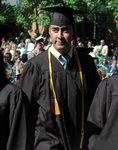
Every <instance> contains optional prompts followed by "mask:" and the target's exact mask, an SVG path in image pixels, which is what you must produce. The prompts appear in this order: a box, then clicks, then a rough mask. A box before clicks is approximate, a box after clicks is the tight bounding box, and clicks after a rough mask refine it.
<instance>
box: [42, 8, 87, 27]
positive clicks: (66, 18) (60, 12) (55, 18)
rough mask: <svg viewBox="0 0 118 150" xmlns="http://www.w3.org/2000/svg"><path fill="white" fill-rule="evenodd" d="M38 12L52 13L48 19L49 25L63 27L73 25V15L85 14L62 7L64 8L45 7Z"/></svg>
mask: <svg viewBox="0 0 118 150" xmlns="http://www.w3.org/2000/svg"><path fill="white" fill-rule="evenodd" d="M40 10H45V11H48V12H52V13H53V15H52V17H51V19H50V24H53V25H58V26H64V25H65V26H68V25H72V26H73V25H74V18H73V15H76V14H83V13H85V12H83V11H79V10H75V9H73V8H69V7H64V6H52V7H45V8H40Z"/></svg>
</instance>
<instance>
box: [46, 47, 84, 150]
mask: <svg viewBox="0 0 118 150" xmlns="http://www.w3.org/2000/svg"><path fill="white" fill-rule="evenodd" d="M73 51H74V55H75V58H76V61H77V65H78V68H79V73H80V79H81V84H82V124H81V141H80V148H82V144H83V139H84V83H83V75H82V68H81V64H80V61H79V56H78V53H77V50H76V49H74V50H73ZM48 59H49V73H50V89H51V110H52V112H54V104H53V96H52V91H53V94H54V98H55V115H60V114H61V113H60V109H59V105H58V101H57V98H56V93H55V90H54V84H53V80H52V65H51V53H50V47H49V49H48Z"/></svg>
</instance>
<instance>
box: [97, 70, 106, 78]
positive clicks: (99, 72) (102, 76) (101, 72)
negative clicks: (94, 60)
mask: <svg viewBox="0 0 118 150" xmlns="http://www.w3.org/2000/svg"><path fill="white" fill-rule="evenodd" d="M97 71H98V74H99V76H100V79H101V80H103V79H105V77H106V70H105V69H104V68H98V70H97Z"/></svg>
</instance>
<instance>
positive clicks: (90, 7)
mask: <svg viewBox="0 0 118 150" xmlns="http://www.w3.org/2000/svg"><path fill="white" fill-rule="evenodd" d="M56 5H59V6H68V7H72V8H74V9H78V10H83V11H85V12H86V13H85V14H84V15H78V16H76V17H75V20H76V21H77V23H79V22H81V24H82V26H81V27H82V29H81V32H82V34H81V35H82V36H83V37H82V40H83V41H84V40H85V37H86V33H87V30H88V29H87V23H88V22H92V23H94V25H96V24H98V22H97V20H96V16H98V15H101V16H102V14H107V12H108V11H110V13H112V15H113V17H114V19H115V27H118V0H48V1H47V0H39V1H37V0H22V3H21V7H20V8H17V7H16V6H11V5H9V4H2V5H1V8H0V22H2V23H5V22H10V23H12V22H14V23H15V24H16V26H18V27H20V28H24V29H27V30H28V29H30V28H31V24H32V23H33V22H36V23H37V28H38V25H43V26H44V27H45V28H48V25H49V18H50V16H51V13H48V12H45V11H40V8H41V7H48V6H56ZM34 8H36V13H34V11H33V10H34ZM26 11H27V13H25V12H26ZM101 26H102V25H101ZM103 27H104V26H103Z"/></svg>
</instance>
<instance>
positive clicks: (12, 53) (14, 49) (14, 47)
mask: <svg viewBox="0 0 118 150" xmlns="http://www.w3.org/2000/svg"><path fill="white" fill-rule="evenodd" d="M16 49H17V45H16V44H12V49H11V50H10V53H11V55H12V60H13V57H14V53H15V51H16Z"/></svg>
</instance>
